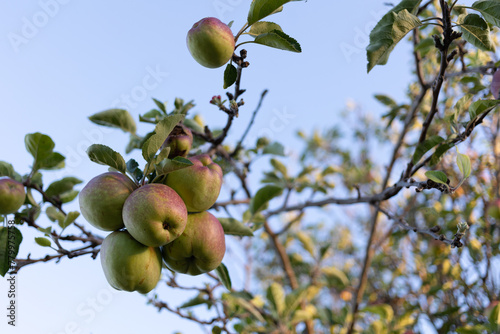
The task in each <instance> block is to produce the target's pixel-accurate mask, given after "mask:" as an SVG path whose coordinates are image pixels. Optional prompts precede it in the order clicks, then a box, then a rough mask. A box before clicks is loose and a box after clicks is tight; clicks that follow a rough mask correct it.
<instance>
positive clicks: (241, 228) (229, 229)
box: [217, 218, 253, 237]
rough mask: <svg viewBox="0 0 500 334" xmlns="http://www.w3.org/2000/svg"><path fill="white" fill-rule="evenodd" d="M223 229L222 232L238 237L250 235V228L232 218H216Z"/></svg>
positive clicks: (251, 233)
mask: <svg viewBox="0 0 500 334" xmlns="http://www.w3.org/2000/svg"><path fill="white" fill-rule="evenodd" d="M217 219H218V220H219V222H220V223H221V225H222V228H223V229H224V234H227V235H236V236H240V237H252V236H253V232H252V229H251V228H249V227H248V226H246V225H245V224H243V223H242V222H240V221H239V220H236V219H234V218H217Z"/></svg>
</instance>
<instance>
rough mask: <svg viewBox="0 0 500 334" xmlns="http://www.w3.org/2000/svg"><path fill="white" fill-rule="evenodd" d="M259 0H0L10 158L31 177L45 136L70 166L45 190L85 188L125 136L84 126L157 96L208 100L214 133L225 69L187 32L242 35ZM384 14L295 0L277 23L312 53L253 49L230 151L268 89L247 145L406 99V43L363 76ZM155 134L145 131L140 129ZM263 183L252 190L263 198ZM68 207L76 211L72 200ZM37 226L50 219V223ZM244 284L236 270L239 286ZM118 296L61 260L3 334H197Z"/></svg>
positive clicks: (3, 136) (140, 300)
mask: <svg viewBox="0 0 500 334" xmlns="http://www.w3.org/2000/svg"><path fill="white" fill-rule="evenodd" d="M249 3H250V1H243V0H209V1H205V0H195V1H160V0H151V1H118V0H109V1H96V0H87V1H76V0H73V1H71V0H40V1H2V2H0V101H1V104H0V106H1V111H0V115H1V118H0V129H1V130H0V143H1V144H0V160H4V161H8V162H10V163H12V164H13V165H14V167H15V168H16V170H17V171H18V172H20V173H23V174H24V173H27V172H28V171H29V165H30V162H31V159H30V156H29V155H28V153H27V152H26V151H25V148H24V135H25V134H26V133H31V132H42V133H45V134H48V135H50V136H51V137H52V138H53V139H54V141H55V143H56V151H59V152H61V153H62V154H63V155H65V156H66V157H67V159H68V160H67V165H68V168H66V169H65V170H64V173H61V172H51V173H46V180H45V183H46V184H48V183H49V182H50V181H52V180H55V179H58V178H60V177H63V176H69V175H74V176H77V177H79V178H81V179H82V180H84V181H85V182H87V181H88V180H90V179H91V178H92V177H93V176H95V175H97V174H100V173H102V172H104V171H106V168H105V167H104V166H99V165H96V164H93V163H91V162H90V161H89V160H88V158H87V157H86V155H85V153H84V151H85V149H86V148H87V147H88V146H89V145H90V144H92V143H103V144H106V145H108V146H111V147H113V148H114V149H115V150H118V151H120V152H122V153H123V152H124V147H125V145H126V142H127V140H128V136H127V135H125V134H123V133H121V132H120V131H118V130H114V131H103V130H102V128H99V127H97V126H95V125H93V124H92V123H91V122H90V121H88V119H87V117H88V116H89V115H91V114H93V113H96V112H99V111H102V110H105V109H108V108H112V107H115V106H122V107H123V106H124V104H126V105H127V106H128V110H129V111H130V112H131V114H132V115H133V116H134V117H135V118H136V120H137V117H138V115H139V113H144V112H145V111H147V110H149V109H151V108H152V107H153V103H152V101H151V97H155V98H157V99H159V100H162V101H169V102H171V104H170V105H173V100H174V98H175V97H182V98H184V99H186V100H191V99H193V100H195V103H196V104H197V106H196V108H195V109H194V112H197V113H200V114H201V115H202V116H203V118H204V119H205V120H206V122H207V123H208V124H209V125H210V127H211V128H216V127H220V126H222V125H223V124H224V121H225V116H224V114H222V113H221V112H218V110H217V109H216V108H214V107H213V106H212V105H210V104H209V103H208V101H209V100H210V98H211V97H212V96H213V95H223V93H224V91H223V89H222V74H223V69H215V70H213V69H206V68H204V67H201V66H200V65H198V64H197V63H196V62H195V61H194V60H193V59H192V58H191V56H190V54H189V52H188V50H187V48H186V43H185V39H186V33H187V31H188V30H189V29H190V27H191V26H192V25H193V23H195V22H196V21H198V20H199V19H201V18H203V17H206V16H215V17H218V18H219V19H221V20H222V21H224V22H229V21H231V20H234V25H233V32H236V31H238V30H239V28H240V27H241V26H242V25H243V24H244V23H245V21H246V13H247V11H248V7H249ZM386 11H387V7H385V6H384V1H372V0H363V1H360V0H357V1H314V0H309V1H307V2H294V3H291V4H289V5H287V6H286V8H285V11H284V12H283V13H280V14H277V15H275V16H273V17H270V18H269V19H270V20H271V19H272V20H273V21H275V22H277V23H279V24H280V25H281V26H282V28H283V30H284V31H285V32H286V33H288V34H289V35H291V36H292V37H294V38H296V39H297V40H298V41H299V42H300V43H301V45H302V49H303V53H301V54H295V53H289V52H285V51H278V50H274V49H270V48H266V47H263V46H258V45H246V49H247V50H248V54H249V57H248V61H249V62H250V63H251V66H250V68H249V69H248V70H246V71H245V72H244V76H243V80H242V87H243V88H246V89H247V92H246V93H245V95H244V99H245V101H246V102H247V103H246V105H245V106H244V107H243V109H242V111H241V114H240V117H239V118H238V119H237V120H236V122H235V125H234V128H233V130H232V132H231V135H230V137H229V141H231V140H233V141H234V140H235V138H239V136H240V135H241V132H242V131H243V129H244V128H245V126H246V124H247V122H248V120H249V118H250V116H251V112H252V111H253V109H254V107H255V106H256V103H257V100H258V97H259V96H260V93H261V92H262V90H264V89H269V94H268V96H267V98H266V100H265V103H264V106H263V108H262V110H261V113H260V114H259V117H258V119H257V121H256V123H255V126H254V128H253V130H252V132H251V133H250V136H249V138H250V139H252V138H257V137H258V136H259V135H262V134H266V135H268V136H270V137H271V138H272V139H279V140H280V141H282V142H283V143H284V144H285V145H286V147H287V149H289V150H291V149H293V148H294V145H295V144H296V143H297V141H296V139H295V132H296V130H298V129H305V130H308V131H310V130H311V129H313V128H325V127H326V126H328V125H331V124H334V123H339V122H342V121H343V120H342V119H341V118H340V117H339V111H340V110H341V109H343V108H344V106H345V104H346V102H347V101H349V100H354V101H356V102H357V103H359V104H360V105H362V106H363V107H364V108H365V109H366V110H373V113H374V114H378V113H380V111H381V110H380V107H379V106H378V105H377V104H376V102H375V101H374V99H373V95H374V94H375V93H390V95H392V96H393V97H395V98H402V97H403V96H404V89H405V85H406V83H407V82H408V80H409V76H410V68H409V64H411V57H410V53H409V48H408V46H404V45H400V46H398V47H397V49H396V50H395V52H394V53H393V54H392V56H391V59H390V61H389V65H387V66H385V67H380V68H375V69H374V70H373V71H372V73H370V75H367V74H366V57H365V52H364V49H365V47H366V45H367V43H368V34H369V31H370V30H371V28H372V27H373V26H374V24H375V23H376V22H377V20H378V19H379V18H380V17H381V16H382V15H383V14H384V13H385V12H386ZM284 115H286V116H284ZM347 125H348V124H347ZM149 129H150V128H149V127H148V126H146V125H144V124H141V125H139V132H140V133H145V132H146V131H149ZM257 187H258V185H256V184H253V185H252V189H256V188H257ZM221 199H223V198H221ZM71 208H72V209H73V210H77V209H78V207H77V206H76V205H75V204H74V205H73V207H71ZM40 224H41V225H42V226H48V225H49V224H51V223H50V222H48V221H46V220H41V221H40ZM101 235H102V233H101ZM35 236H38V235H36V234H34V233H25V235H24V241H23V243H22V246H21V255H22V256H23V257H24V256H26V255H27V254H28V253H32V254H33V256H34V257H36V256H37V255H38V256H40V255H43V254H44V251H45V249H41V248H40V247H39V246H37V245H36V244H35V242H34V239H33V238H34V237H35ZM230 261H231V259H230V258H227V259H226V260H225V262H230ZM240 276H241V275H239V274H238V273H237V272H236V273H234V277H235V280H236V284H238V277H240ZM6 291H7V287H6V284H5V281H4V280H3V279H2V280H0V308H1V309H2V310H5V308H4V306H6V305H7V296H6ZM112 291H113V290H112V289H111V288H110V287H109V285H108V284H107V282H106V281H105V278H104V276H103V274H102V270H101V267H100V263H99V260H96V261H93V260H91V259H89V258H79V259H76V260H68V259H64V260H62V261H61V262H60V263H59V264H54V263H49V264H38V265H32V266H29V267H26V268H25V269H24V270H22V271H21V272H20V274H19V276H18V292H19V298H18V306H19V309H18V327H16V328H15V329H13V328H10V327H8V326H7V325H6V320H5V316H4V315H3V314H4V313H5V311H2V312H0V314H1V317H0V319H2V320H1V321H0V332H1V333H37V334H38V333H41V334H56V333H57V334H60V333H94V334H99V333H125V334H126V333H140V332H144V331H147V332H157V331H161V333H174V332H176V331H182V332H184V333H198V332H200V328H199V327H198V326H196V325H194V324H193V323H191V322H189V321H182V320H180V319H179V318H178V317H177V316H175V315H172V314H170V313H167V312H161V313H158V312H156V310H154V309H153V308H152V307H151V306H148V305H146V304H145V299H144V297H142V296H141V295H139V294H137V293H132V294H131V293H114V292H112ZM162 292H163V293H162ZM160 296H161V298H163V299H165V300H168V301H169V302H170V303H172V304H173V305H178V303H179V302H180V301H181V299H179V295H178V294H177V293H176V292H175V291H172V290H168V291H163V290H162V291H160ZM183 296H185V295H183Z"/></svg>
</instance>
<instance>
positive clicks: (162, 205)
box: [123, 183, 187, 247]
mask: <svg viewBox="0 0 500 334" xmlns="http://www.w3.org/2000/svg"><path fill="white" fill-rule="evenodd" d="M123 221H124V223H125V227H126V228H127V231H128V232H129V233H130V234H131V235H132V236H133V237H134V238H135V239H136V240H137V241H139V242H140V243H142V244H144V245H146V246H151V247H159V246H163V245H165V244H168V243H169V242H172V241H173V240H174V239H176V238H177V237H179V236H180V235H181V234H182V232H183V231H184V228H185V227H186V223H187V210H186V205H184V202H183V201H182V199H181V198H180V197H179V195H177V193H176V192H175V191H174V190H173V189H172V188H170V187H168V186H166V185H164V184H159V183H152V184H147V185H145V186H142V187H140V188H139V189H137V190H136V191H134V192H133V193H132V194H131V195H130V196H129V198H127V200H126V201H125V205H124V206H123Z"/></svg>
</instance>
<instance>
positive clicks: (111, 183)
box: [79, 172, 137, 231]
mask: <svg viewBox="0 0 500 334" xmlns="http://www.w3.org/2000/svg"><path fill="white" fill-rule="evenodd" d="M135 189H137V185H136V184H135V183H134V182H133V181H132V180H131V179H130V178H129V177H127V176H126V175H124V174H122V173H118V172H108V173H104V174H101V175H97V176H96V177H94V178H93V179H92V180H90V181H89V183H87V185H86V186H85V187H84V188H83V189H82V191H81V192H80V195H79V202H80V211H81V213H82V216H83V217H84V218H85V219H86V220H87V221H88V222H89V223H90V224H91V225H93V226H94V227H96V228H98V229H100V230H103V231H116V230H118V229H121V228H123V227H124V226H125V225H124V224H123V219H122V210H123V205H124V203H125V200H126V199H127V198H128V197H129V196H130V194H132V192H133V191H134V190H135Z"/></svg>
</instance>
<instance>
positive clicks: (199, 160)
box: [165, 154, 223, 212]
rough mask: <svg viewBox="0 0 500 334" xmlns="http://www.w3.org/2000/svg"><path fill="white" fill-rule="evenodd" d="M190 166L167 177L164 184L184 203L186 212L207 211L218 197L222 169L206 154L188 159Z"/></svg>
mask: <svg viewBox="0 0 500 334" xmlns="http://www.w3.org/2000/svg"><path fill="white" fill-rule="evenodd" d="M189 160H190V161H191V162H192V163H193V165H192V166H189V167H186V168H183V169H179V170H176V171H174V172H172V173H169V174H168V175H167V179H166V181H165V184H166V185H168V186H169V187H171V188H172V189H174V190H175V191H176V192H177V193H178V194H179V196H180V197H181V198H182V200H183V201H184V203H186V208H187V210H188V212H202V211H205V210H208V209H209V208H210V207H211V206H212V205H214V203H215V201H216V200H217V198H218V197H219V193H220V189H221V186H222V177H223V175H222V169H221V168H220V166H219V165H217V164H216V163H215V162H213V161H212V159H211V158H210V156H209V155H208V154H201V155H196V156H193V157H190V158H189Z"/></svg>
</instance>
